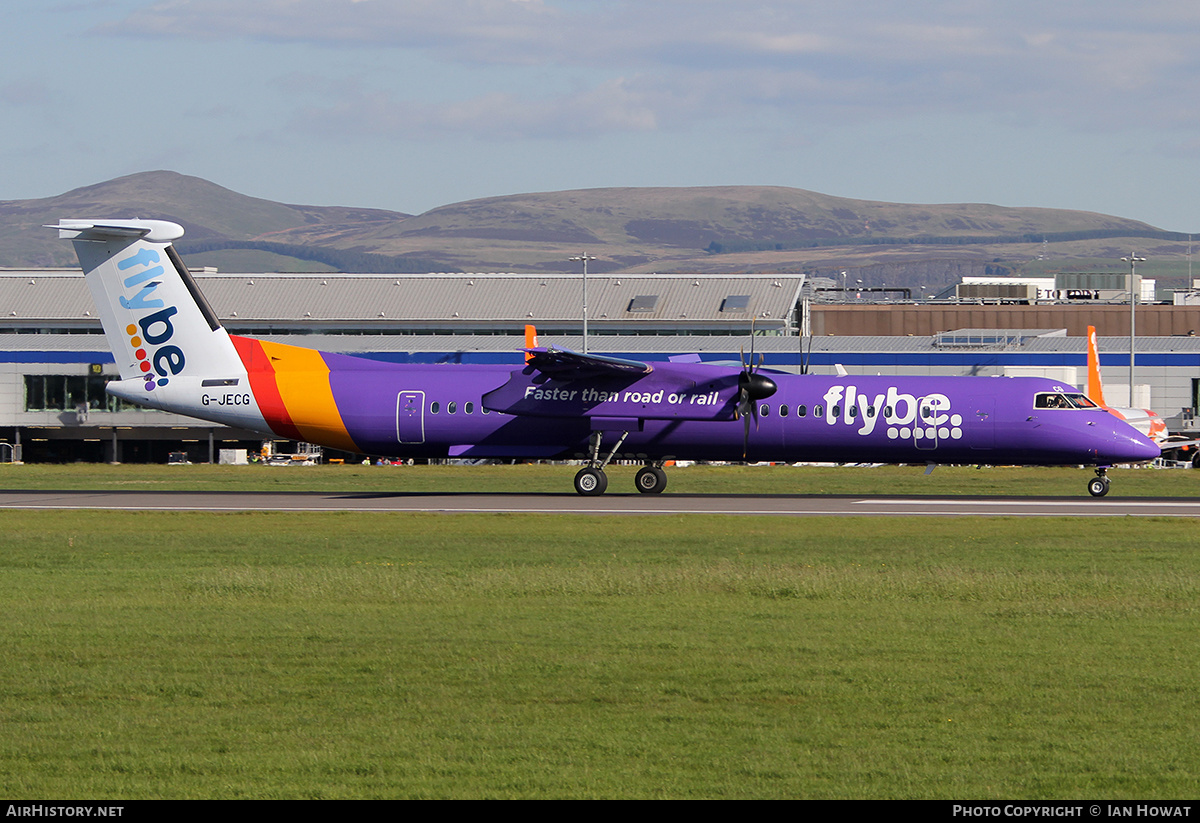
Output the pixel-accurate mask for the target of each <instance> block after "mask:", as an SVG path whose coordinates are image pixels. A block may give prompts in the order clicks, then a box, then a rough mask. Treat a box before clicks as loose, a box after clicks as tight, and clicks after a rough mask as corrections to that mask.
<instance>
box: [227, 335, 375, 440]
mask: <svg viewBox="0 0 1200 823" xmlns="http://www.w3.org/2000/svg"><path fill="white" fill-rule="evenodd" d="M233 340H234V346H236V347H237V351H238V354H239V355H240V356H241V358H242V363H243V364H245V366H246V371H247V372H248V373H249V375H250V386H251V388H252V389H253V390H254V397H255V399H257V400H258V406H259V409H261V410H262V412H263V415H264V416H265V417H267V423H268V424H269V425H270V426H271V429H272V430H273V431H275V432H276V433H278V434H280V435H282V436H285V437H291V438H294V439H296V440H304V441H307V442H309V443H318V444H320V445H323V446H330V447H332V448H335V449H342V450H343V451H350V452H357V451H359V448H358V445H357V444H356V443H355V442H354V440H353V439H352V438H351V437H350V433H349V432H348V431H346V425H345V423H343V422H342V415H341V413H340V412H339V411H338V407H337V403H336V402H334V399H333V390H332V389H331V388H330V386H329V366H327V365H326V364H325V360H324V358H322V357H321V353H320V352H319V351H315V350H313V349H302V348H298V347H296V346H285V345H283V344H281V343H269V342H267V341H264V340H252V339H250V338H245V337H233Z"/></svg>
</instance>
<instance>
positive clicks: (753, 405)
mask: <svg viewBox="0 0 1200 823" xmlns="http://www.w3.org/2000/svg"><path fill="white" fill-rule="evenodd" d="M741 354H742V372H741V374H739V375H738V395H737V406H736V407H734V413H733V416H734V419H735V420H736V419H738V418H741V419H742V421H743V425H744V427H745V431H744V433H743V434H742V459H743V460H745V459H746V453H747V452H748V451H749V447H750V420H751V418H753V420H754V428H755V430H756V431H757V430H758V401H760V400H766V399H767V398H768V397H770V396H771V395H773V394H774V393H775V392H776V390H777V389H778V388H779V387H778V386H776V385H775V381H774V380H772V379H771V378H769V377H766V376H765V375H762V374H759V371H758V370H759V369H760V368H762V364H763V357H762V355H761V354H760V355H759V356H758V364H757V365H756V364H755V362H754V324H753V322H751V324H750V360H749V361H747V360H746V350H745V348H743V349H742V352H741Z"/></svg>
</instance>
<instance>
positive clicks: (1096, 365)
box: [1087, 326, 1108, 408]
mask: <svg viewBox="0 0 1200 823" xmlns="http://www.w3.org/2000/svg"><path fill="white" fill-rule="evenodd" d="M1087 370H1088V371H1087V375H1088V376H1087V396H1088V398H1089V399H1090V400H1091V401H1092V402H1093V403H1095V404H1096V405H1097V406H1104V407H1106V408H1107V406H1108V404H1107V403H1105V402H1104V387H1103V386H1102V385H1101V384H1100V351H1099V349H1098V347H1097V346H1096V327H1095V326H1088V330H1087Z"/></svg>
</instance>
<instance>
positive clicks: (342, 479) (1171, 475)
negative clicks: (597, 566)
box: [0, 463, 1200, 502]
mask: <svg viewBox="0 0 1200 823" xmlns="http://www.w3.org/2000/svg"><path fill="white" fill-rule="evenodd" d="M637 469H638V467H637V466H609V467H608V469H607V472H608V475H609V484H608V488H609V494H614V493H615V494H625V493H630V492H632V491H633V476H634V474H635V473H636V472H637ZM577 470H578V466H569V465H533V464H531V465H520V466H361V465H347V466H297V467H284V468H280V467H271V466H261V465H255V466H209V465H194V466H149V465H119V466H110V465H104V464H89V463H77V464H73V465H50V464H42V465H24V466H20V465H12V464H0V489H103V490H113V489H123V488H124V489H163V490H196V491H322V492H410V493H426V492H500V493H503V492H514V491H521V492H530V493H550V494H554V493H562V494H568V493H572V487H571V478H572V477H574V475H575V472H576V471H577ZM924 471H925V467H924V466H878V467H875V468H846V467H822V466H786V465H780V466H689V467H687V468H669V469H668V470H667V476H668V478H669V480H668V488H667V493H668V494H913V495H964V494H966V495H996V494H1003V495H1031V496H1038V497H1044V496H1051V495H1052V496H1065V497H1079V498H1080V499H1081V501H1082V502H1086V501H1087V499H1088V496H1087V492H1086V489H1085V486H1086V483H1087V481H1088V479H1090V478H1091V477H1092V476H1093V475H1092V472H1091V471H1090V470H1087V469H1076V468H1013V467H984V468H976V467H973V466H939V467H938V468H937V469H936V470H935V471H934V472H933V474H931V475H928V476H926V475H925V474H924ZM1109 476H1110V477H1111V478H1112V482H1113V485H1112V492H1111V493H1110V495H1111V496H1112V497H1176V496H1186V497H1194V496H1196V495H1197V494H1200V471H1195V472H1194V471H1190V470H1182V469H1173V470H1158V469H1149V468H1145V469H1113V470H1111V471H1110V472H1109Z"/></svg>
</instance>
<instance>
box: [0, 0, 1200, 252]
mask: <svg viewBox="0 0 1200 823" xmlns="http://www.w3.org/2000/svg"><path fill="white" fill-rule="evenodd" d="M4 31H5V37H4V52H3V55H2V56H0V153H2V154H0V200H14V199H25V198H36V197H49V196H53V195H56V194H60V193H62V192H64V191H67V190H70V189H73V188H77V187H79V186H85V185H90V184H93V183H98V182H101V181H104V180H108V179H111V178H114V177H119V176H121V175H125V174H132V173H134V172H139V171H151V170H155V169H170V170H173V171H178V172H181V173H183V174H190V175H196V176H198V177H203V178H205V179H207V180H211V181H212V182H214V183H217V184H219V185H222V186H225V187H227V188H230V189H233V190H235V191H238V192H241V193H243V194H248V195H252V196H255V197H263V198H267V199H270V200H277V201H282V202H286V203H298V204H308V205H322V206H333V205H341V206H360V207H375V208H385V209H392V210H396V211H402V212H409V213H420V212H422V211H425V210H427V209H430V208H433V207H436V206H439V205H445V204H448V203H453V202H457V201H462V200H468V199H473V198H478V197H490V196H495V195H506V194H518V193H522V192H535V191H558V190H564V189H580V188H595V187H606V186H710V185H776V186H790V187H796V188H802V189H810V190H813V191H818V192H822V193H824V194H832V195H838V196H842V197H851V198H860V199H866V200H883V201H892V202H905V203H960V202H972V203H995V204H998V205H1004V206H1042V207H1048V208H1069V209H1082V210H1086V211H1095V212H1103V213H1106V214H1113V215H1118V216H1121V217H1128V218H1133V219H1137V220H1143V221H1145V222H1147V223H1150V224H1152V225H1154V226H1157V227H1159V228H1163V229H1167V230H1172V231H1182V232H1187V231H1195V232H1197V233H1200V196H1198V195H1200V193H1198V191H1197V184H1198V183H1200V174H1198V173H1200V4H1197V3H1194V2H1189V1H1188V0H1170V1H1169V2H1168V1H1166V0H1142V2H1139V3H1136V4H1135V3H1130V2H1128V1H1127V0H1120V1H1119V0H949V1H948V2H934V1H933V0H908V2H898V1H897V0H858V1H857V2H856V1H855V0H843V2H838V3H831V2H828V0H820V2H809V1H808V0H790V2H785V0H763V2H756V0H741V2H728V1H726V2H719V0H640V1H639V2H624V0H610V1H609V2H604V1H602V0H164V1H163V2H145V0H9V2H8V3H7V4H6V14H5V26H4Z"/></svg>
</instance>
